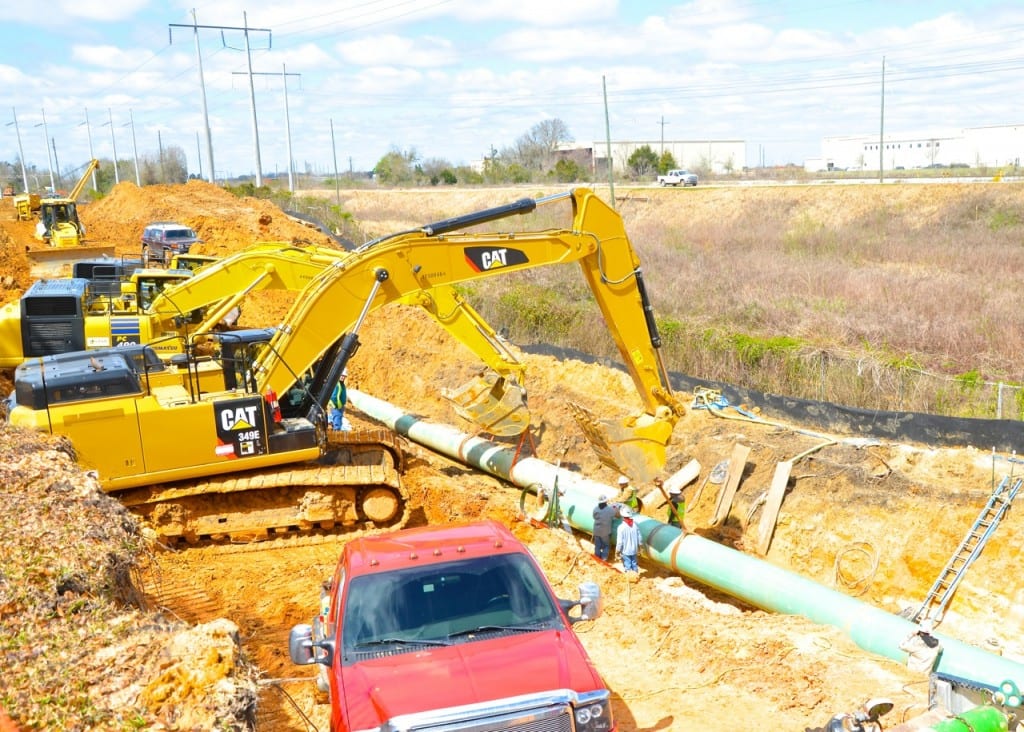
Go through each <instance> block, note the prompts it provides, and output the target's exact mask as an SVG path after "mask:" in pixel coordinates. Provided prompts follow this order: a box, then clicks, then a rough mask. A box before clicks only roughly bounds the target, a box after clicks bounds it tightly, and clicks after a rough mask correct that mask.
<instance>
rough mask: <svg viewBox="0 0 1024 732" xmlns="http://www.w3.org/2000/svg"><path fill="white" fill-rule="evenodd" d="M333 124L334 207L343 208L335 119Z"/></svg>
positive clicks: (332, 120) (331, 120) (332, 121)
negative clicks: (335, 139) (335, 144)
mask: <svg viewBox="0 0 1024 732" xmlns="http://www.w3.org/2000/svg"><path fill="white" fill-rule="evenodd" d="M330 123H331V158H332V159H333V160H334V205H335V206H341V183H340V182H339V181H338V148H337V147H335V146H334V118H333V117H331V118H330Z"/></svg>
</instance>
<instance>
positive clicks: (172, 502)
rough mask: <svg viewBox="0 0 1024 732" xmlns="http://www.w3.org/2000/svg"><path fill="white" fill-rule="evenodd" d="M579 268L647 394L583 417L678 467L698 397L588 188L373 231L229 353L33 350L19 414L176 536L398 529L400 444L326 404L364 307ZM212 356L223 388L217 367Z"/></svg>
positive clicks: (607, 436) (622, 237) (629, 466)
mask: <svg viewBox="0 0 1024 732" xmlns="http://www.w3.org/2000/svg"><path fill="white" fill-rule="evenodd" d="M561 200H568V201H569V202H571V204H572V209H573V224H572V228H570V229H551V230H544V231H536V232H519V233H490V234H477V233H456V232H458V231H459V230H460V229H466V228H469V227H473V226H477V225H480V224H484V223H487V222H490V221H495V220H498V219H501V218H505V217H509V216H513V215H516V214H522V213H528V212H531V211H533V210H534V209H536V207H537V206H538V205H542V204H549V203H554V202H556V201H561ZM232 259H233V258H232V257H228V258H226V259H225V260H224V262H222V263H220V264H225V263H230V261H231V260H232ZM570 262H577V263H578V264H579V265H580V268H581V270H582V272H583V275H584V277H585V279H586V281H587V283H588V284H589V286H590V288H591V291H592V292H593V294H594V297H595V299H596V301H597V303H598V306H599V307H600V309H601V312H602V314H603V316H604V321H605V323H606V324H607V325H608V328H609V330H610V332H611V335H612V337H613V339H614V341H615V343H616V345H617V346H618V348H619V351H620V353H621V354H622V356H623V359H624V360H625V362H626V366H627V368H628V370H629V373H630V374H631V376H632V378H633V380H634V383H635V384H636V386H637V389H638V391H639V393H640V397H641V401H642V403H643V411H642V412H641V413H639V414H637V415H632V416H630V417H628V418H626V419H624V420H621V421H613V422H608V423H600V422H598V421H597V420H595V419H593V418H590V417H589V415H584V416H585V419H582V420H581V425H582V426H583V428H584V430H585V431H586V432H588V437H590V439H591V441H592V442H593V443H594V444H596V445H597V447H598V448H599V452H600V451H601V450H603V451H604V452H605V453H606V455H607V458H608V459H609V460H614V464H615V465H617V466H618V467H619V468H620V469H623V470H624V471H625V472H628V473H629V474H630V475H632V476H635V477H637V478H638V479H642V478H643V477H644V476H647V475H650V473H651V470H652V467H653V469H657V468H660V467H661V466H662V465H663V463H664V460H665V447H666V445H667V444H668V442H669V440H670V439H671V435H672V430H673V427H674V426H675V423H676V421H677V420H678V418H679V416H680V415H682V414H683V411H684V408H683V406H682V405H681V403H680V402H679V400H677V399H676V397H675V396H674V395H673V394H672V391H671V387H670V385H669V381H668V375H667V371H666V370H665V367H664V364H663V363H662V360H661V356H660V351H659V348H660V337H659V336H658V333H657V328H656V326H655V321H654V315H653V311H652V309H651V306H650V302H649V300H648V297H647V293H646V290H645V287H644V282H643V277H642V273H641V269H640V263H639V260H638V258H637V256H636V254H635V252H634V251H633V248H632V247H631V245H630V243H629V240H628V238H627V236H626V233H625V230H624V228H623V225H622V221H621V218H620V217H619V216H618V214H617V213H616V212H615V211H614V210H613V209H611V208H610V207H609V206H608V205H607V204H605V203H604V202H603V201H601V199H600V198H598V197H597V196H596V195H595V194H594V193H593V192H591V191H589V190H587V189H583V188H581V189H575V190H573V191H569V192H566V193H562V194H558V195H555V196H549V197H546V198H542V199H536V200H534V199H522V200H520V201H517V202H515V203H513V204H509V205H507V206H500V207H496V208H492V209H486V210H483V211H478V212H475V213H471V214H467V215H465V216H460V217H456V218H453V219H448V220H445V221H440V222H436V223H433V224H428V225H426V226H423V227H421V228H418V229H415V230H412V231H408V232H403V233H400V234H395V235H392V236H388V237H384V238H382V239H378V240H375V241H372V242H369V243H367V244H365V245H363V246H362V247H360V248H359V249H357V250H355V251H354V252H350V253H348V254H347V255H346V256H344V257H340V258H339V259H338V261H337V262H335V263H333V264H332V265H331V266H329V267H324V268H322V269H321V271H319V272H317V273H316V274H315V276H313V277H312V279H310V281H309V283H308V284H307V285H306V286H305V287H304V288H303V290H302V291H301V293H300V294H299V296H298V297H297V299H296V301H295V303H294V305H293V306H292V308H291V309H290V311H289V313H288V315H287V317H286V318H285V320H284V322H283V324H282V325H281V326H280V327H278V328H274V329H265V330H262V331H238V332H225V333H220V334H214V333H211V334H209V338H211V339H214V340H216V341H217V342H218V344H219V347H220V351H219V353H218V354H217V355H216V357H215V358H213V357H210V356H207V357H203V358H198V359H197V358H193V357H192V354H191V353H186V354H185V356H186V358H185V359H184V360H183V361H182V362H181V363H180V364H175V363H171V364H170V365H167V364H165V363H164V362H163V361H161V360H160V359H159V357H158V356H157V355H156V353H155V352H154V351H153V350H152V349H151V348H150V347H148V346H133V347H130V348H122V349H109V350H98V351H88V352H74V353H67V354H60V355H54V356H48V357H44V358H40V359H32V360H30V361H26V362H25V363H23V364H22V365H21V366H19V367H18V369H17V371H16V373H15V395H14V397H15V399H14V401H15V404H14V406H13V408H12V409H11V411H10V414H9V421H10V422H11V423H12V424H14V425H18V426H24V427H33V428H35V429H39V430H43V431H49V432H52V433H55V434H61V435H65V436H67V437H68V438H70V439H71V441H72V443H73V444H74V447H75V450H76V453H77V455H78V457H79V461H80V462H81V463H82V464H83V466H84V467H87V468H91V469H95V470H96V471H97V473H98V475H99V479H100V482H101V485H102V486H103V488H104V490H106V491H108V492H111V493H114V494H117V495H118V496H119V497H120V498H121V499H122V500H123V501H124V502H125V503H126V504H127V505H129V506H130V507H132V508H133V510H135V511H137V512H139V513H141V514H142V515H143V516H144V517H145V518H146V519H147V520H148V521H149V522H150V524H151V525H152V526H153V527H154V528H155V529H156V531H157V533H158V534H159V535H161V536H163V537H165V538H169V539H175V538H184V539H185V540H187V541H196V540H200V539H203V538H213V539H217V538H225V537H227V538H235V539H241V538H245V539H252V538H260V537H262V536H265V535H267V534H273V533H276V532H292V531H308V530H311V529H315V528H317V527H320V528H331V527H336V526H337V525H339V524H341V525H342V526H344V527H346V528H353V527H361V526H397V525H401V524H402V523H404V522H405V520H406V517H407V515H408V509H407V506H406V495H405V492H404V489H403V488H402V486H401V481H400V478H399V472H400V464H399V462H398V461H399V459H400V458H397V457H396V454H397V453H398V452H400V451H397V450H396V451H393V452H392V453H391V455H390V456H389V457H385V458H383V459H381V457H380V456H381V454H382V452H384V451H382V450H381V449H378V448H379V445H370V446H369V447H367V446H366V444H365V443H359V442H358V441H353V440H347V441H346V439H345V437H344V435H345V433H333V432H331V433H329V432H328V430H327V429H326V419H325V406H326V404H327V403H328V400H329V398H330V394H331V391H332V390H333V388H334V385H335V384H337V382H338V379H339V377H340V375H341V373H342V372H343V370H344V369H345V368H346V367H347V365H348V362H349V360H350V359H351V358H352V357H353V356H354V355H355V353H356V351H357V349H358V346H359V336H358V331H359V329H360V328H361V327H362V325H363V323H364V320H365V318H366V316H367V314H368V313H369V312H370V311H371V310H373V309H376V308H379V307H383V306H385V305H388V304H392V303H397V302H403V301H406V302H411V301H413V300H414V299H415V298H417V297H429V296H430V294H431V293H432V292H436V291H437V288H440V287H446V286H450V285H452V284H455V283H458V282H464V281H468V280H473V279H478V278H482V277H490V276H497V275H502V274H507V273H511V272H516V271H520V270H524V269H529V268H533V267H539V266H545V265H553V264H562V263H570ZM215 266H218V264H214V265H210V267H215ZM207 269H209V267H208V268H204V269H203V270H201V271H200V272H199V273H197V275H196V277H195V280H198V279H199V277H200V275H201V274H202V273H203V272H205V271H206V270H207ZM214 360H219V364H218V365H217V367H216V368H215V369H213V370H212V371H213V373H216V374H218V378H219V379H220V383H219V384H217V386H218V387H219V388H217V389H213V388H211V386H212V384H211V382H210V380H209V379H203V378H202V374H203V372H204V370H209V366H208V365H209V364H210V363H211V362H212V361H214ZM407 366H408V365H406V366H403V367H407ZM200 384H202V386H200ZM357 439H358V438H357ZM364 448H366V449H364Z"/></svg>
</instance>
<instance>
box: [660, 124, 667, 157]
mask: <svg viewBox="0 0 1024 732" xmlns="http://www.w3.org/2000/svg"><path fill="white" fill-rule="evenodd" d="M667 124H668V122H666V121H665V116H664V115H662V117H661V155H662V156H664V155H665V125H667Z"/></svg>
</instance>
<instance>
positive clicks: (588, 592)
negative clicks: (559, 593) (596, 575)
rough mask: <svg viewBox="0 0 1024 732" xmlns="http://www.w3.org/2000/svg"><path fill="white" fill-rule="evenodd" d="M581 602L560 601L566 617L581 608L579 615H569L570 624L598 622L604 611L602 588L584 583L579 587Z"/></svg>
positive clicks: (592, 583)
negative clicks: (589, 621)
mask: <svg viewBox="0 0 1024 732" xmlns="http://www.w3.org/2000/svg"><path fill="white" fill-rule="evenodd" d="M579 593H580V599H579V600H559V601H558V603H559V604H560V605H561V606H562V609H563V610H565V613H566V615H569V611H570V610H572V609H573V608H577V607H578V608H579V609H580V614H579V615H569V622H570V623H578V622H580V621H581V620H596V619H597V618H598V617H600V616H601V612H602V610H603V609H604V599H603V598H602V597H601V588H600V587H599V586H598V584H597V583H596V582H584V583H582V584H581V585H580V587H579Z"/></svg>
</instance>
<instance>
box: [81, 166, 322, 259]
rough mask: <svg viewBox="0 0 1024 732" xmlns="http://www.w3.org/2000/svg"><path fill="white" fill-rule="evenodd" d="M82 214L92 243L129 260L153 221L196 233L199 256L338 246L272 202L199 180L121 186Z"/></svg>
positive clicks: (136, 251)
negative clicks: (282, 244)
mask: <svg viewBox="0 0 1024 732" xmlns="http://www.w3.org/2000/svg"><path fill="white" fill-rule="evenodd" d="M80 215H81V218H82V221H83V223H84V224H85V226H86V229H87V231H88V232H89V241H90V242H91V243H99V242H104V243H110V244H113V245H114V246H115V247H116V248H117V253H118V254H119V255H125V256H138V254H139V250H140V246H141V245H140V239H141V237H142V230H143V229H144V228H145V226H146V224H149V223H151V222H153V221H175V222H177V223H181V224H186V225H187V226H189V227H191V228H192V229H194V230H195V231H196V233H197V234H199V237H200V238H201V239H202V240H203V243H202V244H198V245H196V246H195V248H194V249H193V251H194V252H196V253H197V254H213V255H218V256H222V255H224V254H228V253H230V252H234V251H237V250H238V249H242V248H244V247H247V246H249V245H250V244H254V243H256V242H258V241H287V242H310V243H313V244H317V245H320V246H334V242H333V240H332V239H331V238H330V237H328V236H326V235H324V234H322V233H320V232H319V231H317V230H316V229H312V228H310V227H308V226H306V225H304V224H302V223H300V222H298V221H297V220H295V219H292V218H290V217H289V216H287V215H286V214H285V213H284V212H282V211H281V209H279V208H278V207H277V206H275V205H274V204H273V203H270V202H269V201H265V200H262V199H258V198H239V197H238V196H235V195H234V194H232V193H229V192H227V191H225V190H224V189H223V188H221V187H219V186H216V185H213V184H212V183H207V182H205V181H198V180H193V181H189V182H188V183H186V184H185V185H155V186H146V187H144V188H139V187H138V186H136V185H135V184H134V183H130V182H126V183H119V184H117V185H116V186H114V189H113V190H112V191H111V192H110V195H108V196H105V197H104V198H102V199H100V200H99V201H97V202H95V203H90V204H88V205H86V206H82V207H81V208H80Z"/></svg>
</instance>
